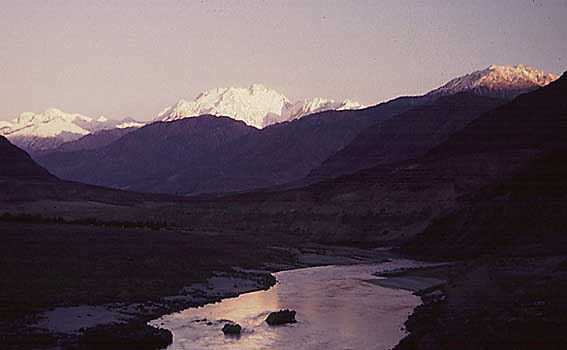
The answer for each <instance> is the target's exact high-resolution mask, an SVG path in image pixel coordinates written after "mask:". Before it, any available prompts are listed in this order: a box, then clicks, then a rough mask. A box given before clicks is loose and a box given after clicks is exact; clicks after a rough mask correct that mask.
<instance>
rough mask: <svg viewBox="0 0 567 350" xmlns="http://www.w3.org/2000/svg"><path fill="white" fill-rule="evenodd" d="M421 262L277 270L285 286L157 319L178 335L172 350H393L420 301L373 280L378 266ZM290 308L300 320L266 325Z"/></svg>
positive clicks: (155, 322)
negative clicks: (234, 328) (237, 330)
mask: <svg viewBox="0 0 567 350" xmlns="http://www.w3.org/2000/svg"><path fill="white" fill-rule="evenodd" d="M416 265H417V263H416V262H412V261H407V260H399V261H394V262H390V263H385V264H379V265H347V266H324V267H312V268H305V269H298V270H290V271H283V272H278V273H275V274H274V275H275V276H276V278H277V280H278V284H277V285H276V286H274V287H273V288H271V289H270V290H267V291H258V292H251V293H246V294H242V295H240V296H239V297H237V298H232V299H225V300H223V301H222V302H220V303H216V304H209V305H205V306H204V307H199V308H190V309H187V310H184V311H182V312H178V313H174V314H171V315H166V316H164V317H162V318H160V319H158V320H154V321H152V322H151V323H152V324H153V325H156V326H157V325H159V326H160V327H163V328H167V329H169V330H171V331H172V332H173V334H174V339H173V344H171V345H170V346H169V347H168V348H167V349H168V350H189V349H191V350H206V349H241V350H248V349H254V350H260V349H272V350H278V349H294V350H302V349H310V350H322V349H325V350H331V349H333V350H334V349H345V350H346V349H378V350H381V349H383V350H386V349H391V348H392V347H393V346H395V345H396V344H397V343H398V342H399V341H400V339H401V338H402V337H403V336H404V335H405V332H404V330H403V323H404V322H405V320H406V319H407V317H408V316H409V314H410V313H411V312H412V310H413V309H414V308H415V307H416V306H417V305H418V304H419V303H420V300H419V298H418V297H416V296H414V295H412V294H411V292H408V291H404V290H396V289H390V288H384V287H380V286H378V285H375V284H373V283H371V282H369V280H374V279H377V277H374V276H372V273H373V272H376V271H383V270H388V269H392V268H399V267H410V266H416ZM288 308H289V309H294V310H296V311H297V316H296V318H297V321H298V322H297V323H295V324H292V325H284V326H269V325H267V324H266V323H265V322H264V320H265V319H266V317H267V316H268V314H269V313H270V312H271V311H277V310H280V309H288ZM205 319H206V320H205ZM226 320H231V321H234V322H237V323H239V324H240V325H241V326H242V327H243V330H242V334H241V336H240V337H235V336H225V335H224V334H223V333H222V332H221V328H222V326H223V325H224V324H225V322H226Z"/></svg>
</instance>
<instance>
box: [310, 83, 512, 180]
mask: <svg viewBox="0 0 567 350" xmlns="http://www.w3.org/2000/svg"><path fill="white" fill-rule="evenodd" d="M504 103H505V101H504V100H499V99H494V98H490V97H483V96H479V95H474V94H468V93H460V94H457V95H451V96H444V97H441V98H439V99H438V100H435V101H434V102H432V103H429V104H426V105H423V106H419V107H416V108H413V109H411V110H409V111H407V112H404V113H402V114H400V115H398V116H396V117H395V118H392V119H390V120H388V121H386V122H384V123H383V124H381V125H374V126H372V127H369V128H368V129H366V130H364V131H363V132H361V133H360V135H358V136H357V137H356V138H355V139H354V140H353V141H352V142H351V143H350V144H349V145H348V146H347V147H345V148H344V149H342V150H341V151H339V152H338V153H337V154H335V155H333V156H332V157H330V158H329V159H327V160H326V161H325V162H324V163H323V164H322V165H321V167H319V168H317V169H315V170H314V171H313V172H312V173H311V174H310V176H309V177H310V181H313V180H317V179H322V178H329V177H336V176H339V175H345V174H351V173H354V172H356V171H358V170H361V169H366V168H370V167H372V166H376V165H380V164H388V163H390V164H391V163H396V162H401V161H404V160H407V159H413V158H417V157H419V156H422V155H424V154H425V153H426V152H427V151H428V150H430V149H431V148H433V147H434V146H436V145H438V144H440V143H441V142H443V141H445V140H446V139H447V138H448V137H449V136H450V135H452V134H454V133H455V132H457V131H459V130H460V129H462V128H464V127H465V126H466V125H467V124H469V123H470V122H471V121H472V120H474V119H475V118H477V117H479V116H480V115H482V114H483V113H484V112H487V111H489V110H491V109H494V108H496V107H498V106H500V105H502V104H504Z"/></svg>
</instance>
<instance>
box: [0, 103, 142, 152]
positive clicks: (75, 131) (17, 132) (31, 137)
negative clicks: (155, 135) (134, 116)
mask: <svg viewBox="0 0 567 350" xmlns="http://www.w3.org/2000/svg"><path fill="white" fill-rule="evenodd" d="M140 126H142V124H141V123H137V122H135V121H124V122H119V121H116V120H110V119H108V118H106V117H103V116H101V117H98V118H96V119H95V118H91V117H87V116H84V115H82V114H78V113H67V112H63V111H61V110H59V109H57V108H49V109H46V110H45V111H43V112H40V113H34V112H24V113H22V114H20V115H19V116H18V117H17V118H15V119H13V120H12V121H11V122H6V121H2V122H0V135H2V136H6V137H7V138H9V139H10V140H11V141H12V142H15V143H16V144H17V145H18V146H20V147H22V148H24V149H26V150H28V151H30V150H39V149H49V148H53V147H57V146H58V145H59V144H61V143H63V142H67V141H73V140H76V139H78V138H80V137H82V136H84V135H88V134H90V133H93V132H97V131H100V130H106V129H113V128H116V127H121V128H126V127H140Z"/></svg>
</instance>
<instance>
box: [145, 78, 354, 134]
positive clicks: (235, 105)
mask: <svg viewBox="0 0 567 350" xmlns="http://www.w3.org/2000/svg"><path fill="white" fill-rule="evenodd" d="M363 107H364V106H362V105H360V104H359V103H356V102H352V101H349V100H346V101H342V102H337V101H333V100H328V99H323V98H314V99H308V100H304V101H299V102H295V103H291V102H290V101H289V100H288V98H287V97H285V96H284V95H283V94H280V93H279V92H277V91H275V90H272V89H268V88H266V87H265V86H263V85H261V84H252V85H250V86H249V87H248V88H239V87H231V88H220V89H213V90H209V91H207V92H204V93H202V94H200V95H199V96H197V98H195V100H193V101H187V100H180V101H179V102H177V103H176V104H175V105H173V106H170V107H167V108H165V109H164V110H163V111H162V112H161V113H159V115H158V117H157V119H156V120H160V121H173V120H178V119H183V118H189V117H196V116H199V115H203V114H211V115H216V116H228V117H231V118H233V119H237V120H242V121H244V122H245V123H246V124H248V125H251V126H255V127H257V128H263V127H265V126H268V125H271V124H275V123H279V122H283V121H287V120H293V119H297V118H300V117H302V116H304V115H307V114H311V113H315V112H322V111H326V110H331V109H336V110H339V109H360V108H363Z"/></svg>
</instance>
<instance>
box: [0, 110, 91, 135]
mask: <svg viewBox="0 0 567 350" xmlns="http://www.w3.org/2000/svg"><path fill="white" fill-rule="evenodd" d="M89 123H92V118H89V117H86V116H83V115H80V114H72V113H66V112H63V111H61V110H59V109H56V108H49V109H46V110H45V111H43V112H41V113H34V112H24V113H22V114H20V115H19V116H18V117H17V118H16V119H14V120H12V122H5V127H4V128H3V129H2V131H1V133H2V135H5V136H8V137H14V136H36V137H56V136H58V135H60V134H62V133H69V134H77V135H86V134H88V133H89V130H87V129H86V128H84V127H82V126H84V125H86V124H89Z"/></svg>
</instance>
